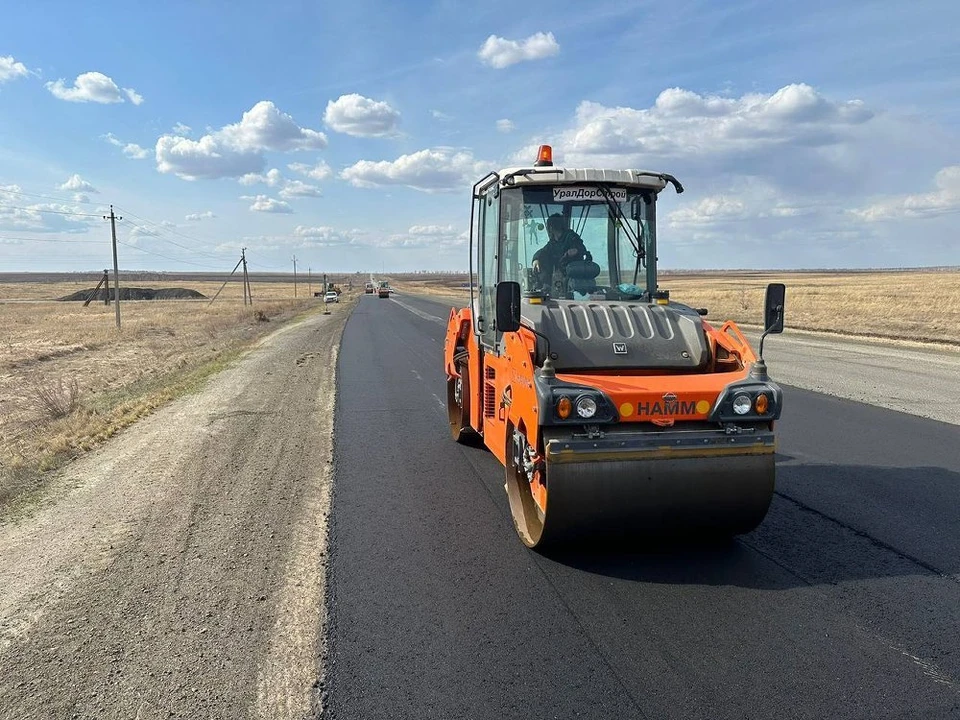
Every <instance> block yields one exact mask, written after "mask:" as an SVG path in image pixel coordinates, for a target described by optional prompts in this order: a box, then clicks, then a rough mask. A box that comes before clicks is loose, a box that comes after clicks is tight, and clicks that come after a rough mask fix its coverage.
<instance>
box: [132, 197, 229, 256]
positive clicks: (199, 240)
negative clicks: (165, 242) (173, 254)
mask: <svg viewBox="0 0 960 720" xmlns="http://www.w3.org/2000/svg"><path fill="white" fill-rule="evenodd" d="M117 207H118V208H119V209H120V210H121V211H122V212H124V213H126V214H127V215H129V216H131V217H135V218H137V220H139V221H140V222H143V223H146V224H147V225H152V226H153V227H155V228H158V231H159V232H167V233H170V234H172V235H178V236H179V237H182V238H183V239H184V240H190V241H192V242H195V243H200V244H201V245H219V244H220V243H218V242H217V241H216V240H207V239H204V238H198V237H193V236H191V235H187V234H186V233H182V232H180V231H179V230H176V229H174V228H171V227H167V226H166V225H161V224H160V223H155V222H153V221H152V220H148V219H147V218H145V217H140V216H139V215H137V214H136V213H132V212H130V211H129V210H127V209H126V208H121V207H120V206H119V205H118V206H117ZM142 229H146V228H142ZM191 249H192V248H191ZM197 252H200V251H197ZM217 259H218V260H219V259H221V258H220V257H219V256H217Z"/></svg>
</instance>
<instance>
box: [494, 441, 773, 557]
mask: <svg viewBox="0 0 960 720" xmlns="http://www.w3.org/2000/svg"><path fill="white" fill-rule="evenodd" d="M544 450H545V461H546V481H547V503H546V505H547V507H546V512H545V513H544V512H541V511H540V510H539V508H538V507H537V506H536V504H535V503H534V502H533V499H532V496H531V494H530V490H529V483H528V481H527V479H526V477H525V476H524V475H523V474H522V473H521V472H518V471H517V468H516V465H515V464H513V463H509V464H508V466H507V494H508V496H509V498H510V506H511V512H512V513H513V519H514V523H515V525H516V527H517V532H518V533H519V534H520V537H521V539H522V540H523V542H524V543H525V544H527V545H528V546H530V547H542V546H546V545H556V544H562V543H566V542H569V541H585V540H590V539H593V538H603V537H611V536H613V537H631V536H632V537H645V536H657V535H678V534H680V535H682V534H690V535H700V534H707V535H719V536H732V535H738V534H741V533H746V532H749V531H751V530H753V529H754V528H755V527H756V526H757V525H759V524H760V522H761V521H762V520H763V518H764V517H765V516H766V514H767V510H768V509H769V507H770V501H771V500H772V498H773V490H774V476H775V442H774V437H773V433H772V432H762V433H757V434H756V435H749V436H746V437H744V436H732V437H726V436H723V435H722V433H721V434H718V433H716V432H711V433H702V434H701V433H685V434H683V435H682V436H681V435H679V434H678V435H677V436H671V435H658V436H657V437H656V438H655V440H654V441H653V442H651V441H650V440H649V439H648V438H639V439H638V438H637V437H634V436H626V435H619V436H614V437H612V438H611V437H607V438H605V439H604V440H600V441H590V440H582V439H573V438H570V437H562V436H557V435H554V436H549V435H548V436H546V438H545V447H544ZM525 483H527V486H526V487H525V485H524V484H525Z"/></svg>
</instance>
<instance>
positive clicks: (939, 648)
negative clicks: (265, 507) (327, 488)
mask: <svg viewBox="0 0 960 720" xmlns="http://www.w3.org/2000/svg"><path fill="white" fill-rule="evenodd" d="M448 307H449V306H445V305H442V304H438V303H435V302H431V301H428V300H425V299H419V298H414V297H407V296H402V297H397V298H396V299H391V300H380V299H377V298H372V297H365V298H362V300H361V302H360V304H359V305H358V306H357V308H356V311H355V312H354V314H353V316H352V317H351V319H350V320H349V322H348V325H347V327H346V330H345V332H344V336H343V345H342V348H341V354H340V366H339V376H338V378H339V380H338V384H339V387H338V405H337V415H336V419H335V449H334V457H335V476H334V490H333V492H334V496H333V509H332V516H331V519H332V523H331V536H330V546H331V552H332V555H331V558H330V566H329V567H330V576H329V585H328V603H329V604H328V608H329V634H328V641H329V648H328V667H327V682H326V698H325V707H326V710H325V713H326V715H327V716H329V717H331V718H407V717H409V718H461V717H462V718H513V717H527V718H572V717H584V718H608V717H623V718H633V717H641V718H643V717H645V718H658V719H659V718H769V717H784V718H823V717H832V718H847V717H849V718H941V717H960V651H958V650H957V648H960V582H958V576H960V512H958V510H957V508H960V428H958V427H957V426H955V425H949V424H945V423H938V422H935V421H932V420H927V419H923V418H918V417H913V416H910V415H905V414H901V413H897V412H894V411H891V410H885V409H880V408H876V407H873V406H869V405H863V404H858V403H855V402H851V401H847V400H841V399H836V398H832V397H829V396H826V395H819V394H816V393H812V392H806V391H802V390H797V389H792V388H787V389H786V411H785V416H784V418H783V420H782V422H781V423H780V425H779V428H780V446H779V449H780V457H779V463H778V482H777V495H776V497H775V499H774V502H773V505H772V508H771V511H770V514H769V516H768V517H767V519H766V521H765V522H764V523H763V525H762V526H761V527H760V528H759V529H758V530H756V531H755V532H753V533H751V534H749V535H747V536H744V537H742V538H739V539H737V540H736V541H733V542H731V543H729V544H727V545H724V546H720V547H717V546H713V547H697V546H692V547H691V546H688V547H663V546H661V547H646V548H626V549H625V548H609V547H608V548H602V549H591V550H581V551H578V552H567V553H566V554H562V555H549V556H544V555H540V554H537V553H534V552H531V551H529V550H527V549H525V548H524V547H523V546H522V545H521V544H520V542H519V541H518V539H517V538H516V536H515V533H514V530H513V527H512V523H511V521H510V517H509V512H508V509H507V502H506V497H505V494H504V492H503V471H502V469H501V467H500V465H499V463H498V462H497V461H496V460H495V459H494V458H493V457H492V456H491V455H490V454H489V453H487V452H486V451H484V450H482V449H474V448H465V447H461V446H458V445H456V444H454V443H453V442H452V441H451V440H450V438H449V434H448V431H447V424H446V413H445V410H444V405H443V404H444V399H445V386H444V377H443V371H442V360H441V353H442V344H443V332H444V325H445V319H446V316H447V313H448ZM772 342H775V340H773V341H771V343H772ZM771 372H772V373H774V374H775V373H776V368H775V367H772V368H771Z"/></svg>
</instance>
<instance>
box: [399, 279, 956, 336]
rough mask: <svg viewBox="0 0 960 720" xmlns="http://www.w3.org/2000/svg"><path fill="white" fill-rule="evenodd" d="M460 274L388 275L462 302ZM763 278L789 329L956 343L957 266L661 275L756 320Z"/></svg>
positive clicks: (712, 316)
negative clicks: (777, 297)
mask: <svg viewBox="0 0 960 720" xmlns="http://www.w3.org/2000/svg"><path fill="white" fill-rule="evenodd" d="M464 281H465V277H464V276H448V277H446V278H443V277H437V278H429V279H420V278H417V277H416V276H412V277H410V278H407V279H401V278H396V279H394V280H393V281H392V282H393V284H394V285H395V286H396V287H397V289H398V290H399V291H402V292H410V293H413V294H417V293H420V294H424V295H432V296H435V297H442V298H444V299H449V300H451V301H452V300H455V299H459V300H460V301H464V300H465V299H466V298H467V297H469V294H468V292H467V290H464V289H461V288H459V287H458V286H459V285H461V284H462V283H463V282H464ZM769 282H782V283H784V284H785V285H786V286H787V313H786V322H787V327H788V328H793V329H798V330H817V331H823V332H832V333H841V334H845V335H856V336H864V337H879V338H890V339H897V340H913V341H918V342H937V343H947V344H952V345H960V271H956V270H953V271H942V272H936V271H904V272H863V273H843V272H836V273H827V272H824V273H800V272H730V273H709V274H692V273H691V274H684V273H677V274H664V275H663V276H662V277H661V279H660V287H661V289H665V290H669V291H670V297H671V299H673V300H677V301H679V302H683V303H686V304H688V305H691V306H694V307H705V308H707V309H708V310H709V315H708V316H707V319H708V320H710V321H714V322H720V321H722V320H728V319H730V320H735V321H737V322H738V323H742V324H744V325H759V324H761V323H762V321H763V320H762V314H763V296H764V290H765V288H766V286H767V283H769Z"/></svg>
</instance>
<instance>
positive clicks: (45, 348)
mask: <svg viewBox="0 0 960 720" xmlns="http://www.w3.org/2000/svg"><path fill="white" fill-rule="evenodd" d="M94 284H95V283H90V282H89V281H86V282H80V283H74V282H24V283H0V438H2V442H0V506H3V505H5V504H8V503H9V501H10V500H11V499H12V498H15V497H20V498H25V497H29V496H30V495H31V491H32V490H35V489H38V488H40V487H41V486H42V484H43V480H44V473H45V471H47V470H50V469H53V468H56V467H57V466H59V465H61V464H62V463H63V462H64V461H65V460H68V459H70V458H72V457H75V456H77V455H78V454H80V453H82V452H84V451H86V450H89V449H91V448H93V447H96V446H97V445H98V444H99V443H101V442H103V441H104V440H105V439H107V438H109V437H111V436H112V435H113V434H115V433H116V432H117V431H119V430H120V429H121V428H123V427H125V426H126V425H129V424H130V423H132V422H134V421H135V420H136V419H137V418H139V417H141V416H142V415H144V414H145V413H148V412H150V411H151V410H152V409H153V408H155V407H157V406H159V405H161V404H163V403H165V402H167V401H169V400H170V399H172V398H174V397H176V396H177V395H180V394H182V393H184V392H189V391H190V390H191V389H192V388H195V387H197V386H198V385H199V383H200V382H201V381H202V380H203V379H204V378H205V377H207V376H209V375H210V374H211V373H213V372H216V371H217V370H218V369H220V368H222V367H223V366H224V365H225V364H226V363H228V362H229V361H230V360H231V359H233V358H234V357H236V356H237V355H238V354H239V353H240V352H241V351H242V350H243V349H244V348H247V347H249V346H251V344H253V343H255V342H256V341H257V340H258V339H260V338H261V337H263V336H264V335H266V334H268V333H269V332H271V331H273V330H275V329H276V328H277V327H278V325H280V324H281V323H283V322H286V321H288V320H290V319H292V318H294V317H296V316H298V315H299V314H301V313H304V312H316V311H321V310H322V309H323V304H322V302H321V301H320V300H318V299H314V298H311V297H308V296H307V294H306V290H307V287H306V284H303V285H302V286H301V287H300V288H299V292H298V295H299V297H298V298H296V299H294V297H293V284H292V283H289V284H287V283H261V284H256V283H255V284H254V285H253V288H252V292H253V297H254V303H255V304H254V305H253V306H252V307H251V306H248V307H244V305H243V301H242V290H241V286H240V284H239V283H231V284H230V285H228V286H227V288H225V289H224V291H223V293H222V294H221V295H220V297H219V298H218V299H217V300H216V301H215V302H213V303H212V304H211V303H209V302H207V301H205V300H154V301H128V302H122V303H121V319H122V327H121V330H120V331H119V332H118V331H117V329H116V326H115V316H114V307H113V305H110V306H105V305H104V304H103V302H102V301H101V302H99V303H98V302H92V303H91V304H90V305H89V306H88V307H86V308H85V307H83V303H82V302H53V301H50V298H55V297H61V296H64V295H67V294H69V293H72V292H75V291H77V290H79V289H85V288H92V287H93V285H94ZM123 284H124V285H126V286H137V287H152V288H160V287H189V288H192V289H195V290H198V291H199V292H202V293H203V294H204V295H207V296H208V297H213V295H214V294H215V293H216V291H217V289H218V288H219V287H220V285H221V284H222V281H221V282H220V283H217V282H173V281H167V280H164V281H162V282H159V283H158V282H127V283H123ZM313 289H314V290H318V289H319V285H318V284H316V283H314V287H313ZM356 297H357V293H356V291H354V292H352V293H348V294H346V295H344V297H343V298H342V302H341V304H339V305H331V306H330V308H331V310H332V312H347V311H348V309H349V307H350V304H351V302H350V301H351V300H352V299H355V298H356ZM13 298H17V300H13Z"/></svg>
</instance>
